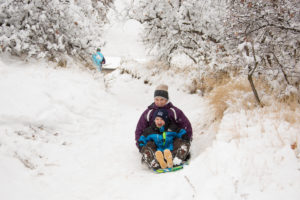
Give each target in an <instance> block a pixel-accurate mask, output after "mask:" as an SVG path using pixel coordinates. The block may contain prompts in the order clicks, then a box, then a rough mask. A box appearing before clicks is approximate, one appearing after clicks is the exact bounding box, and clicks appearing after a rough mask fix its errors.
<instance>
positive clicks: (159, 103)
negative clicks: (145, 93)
mask: <svg viewBox="0 0 300 200" xmlns="http://www.w3.org/2000/svg"><path fill="white" fill-rule="evenodd" d="M167 102H168V99H165V98H163V97H155V98H154V103H155V105H156V106H157V107H160V108H161V107H164V106H165V105H166V104H167Z"/></svg>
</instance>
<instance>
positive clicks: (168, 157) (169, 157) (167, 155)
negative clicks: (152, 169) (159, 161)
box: [164, 149, 173, 168]
mask: <svg viewBox="0 0 300 200" xmlns="http://www.w3.org/2000/svg"><path fill="white" fill-rule="evenodd" d="M164 155H165V159H166V160H167V166H168V168H172V167H173V157H172V153H171V151H170V150H169V149H166V150H164Z"/></svg>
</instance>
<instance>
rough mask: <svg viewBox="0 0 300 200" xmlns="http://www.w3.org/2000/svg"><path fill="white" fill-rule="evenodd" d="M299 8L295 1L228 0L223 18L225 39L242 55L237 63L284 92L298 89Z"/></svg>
mask: <svg viewBox="0 0 300 200" xmlns="http://www.w3.org/2000/svg"><path fill="white" fill-rule="evenodd" d="M299 10H300V1H299V0H239V1H236V0H232V1H231V3H230V15H228V16H229V18H228V21H227V22H228V23H227V31H226V33H227V36H228V38H229V39H230V40H228V41H231V45H232V49H234V47H237V46H239V48H238V49H239V50H240V52H242V55H243V56H242V59H240V57H238V56H236V58H237V61H238V64H239V65H240V66H244V67H245V70H247V71H248V75H251V76H252V75H253V74H256V75H259V74H260V75H261V76H263V77H264V78H266V80H267V81H268V82H269V83H274V80H276V81H275V83H278V82H279V83H280V84H276V86H275V88H276V87H278V86H279V85H280V87H281V90H283V91H285V93H287V95H289V93H290V90H291V89H292V90H294V89H295V88H294V89H293V87H296V89H298V91H299V89H300V51H299V49H300V12H299ZM277 89H278V88H277ZM294 91H295V90H294Z"/></svg>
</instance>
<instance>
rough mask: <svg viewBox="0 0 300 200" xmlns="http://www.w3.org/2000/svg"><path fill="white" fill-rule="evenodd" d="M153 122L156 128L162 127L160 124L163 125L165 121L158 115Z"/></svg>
mask: <svg viewBox="0 0 300 200" xmlns="http://www.w3.org/2000/svg"><path fill="white" fill-rule="evenodd" d="M154 122H155V125H156V126H157V127H158V128H160V127H162V126H164V125H165V121H164V120H163V119H162V118H160V117H155V120H154Z"/></svg>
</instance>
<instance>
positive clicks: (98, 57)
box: [92, 51, 105, 71]
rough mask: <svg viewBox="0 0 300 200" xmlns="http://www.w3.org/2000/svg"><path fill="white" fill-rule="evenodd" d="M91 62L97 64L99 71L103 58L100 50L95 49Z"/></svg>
mask: <svg viewBox="0 0 300 200" xmlns="http://www.w3.org/2000/svg"><path fill="white" fill-rule="evenodd" d="M92 59H93V63H94V64H95V65H96V66H97V68H98V70H99V71H101V67H102V62H103V60H104V59H105V58H104V56H103V54H102V53H101V52H100V51H97V52H96V53H95V54H93V55H92Z"/></svg>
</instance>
